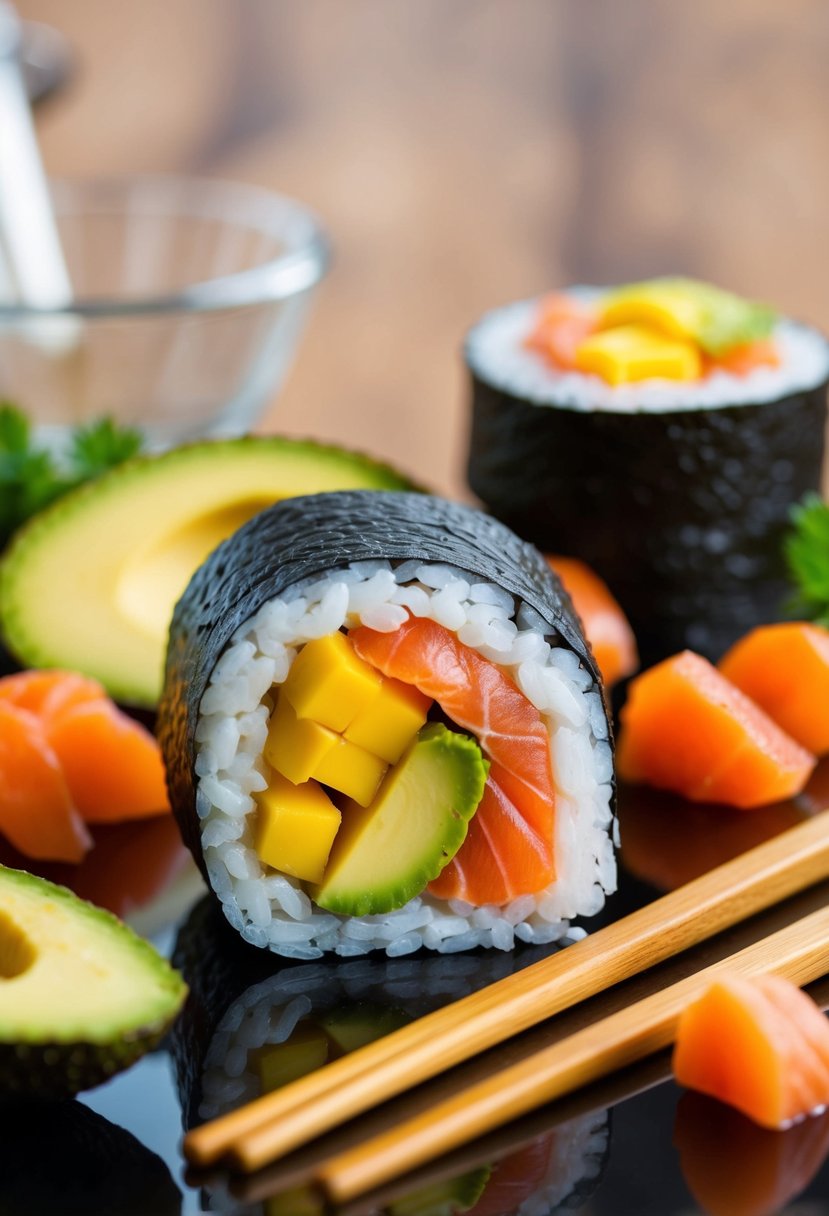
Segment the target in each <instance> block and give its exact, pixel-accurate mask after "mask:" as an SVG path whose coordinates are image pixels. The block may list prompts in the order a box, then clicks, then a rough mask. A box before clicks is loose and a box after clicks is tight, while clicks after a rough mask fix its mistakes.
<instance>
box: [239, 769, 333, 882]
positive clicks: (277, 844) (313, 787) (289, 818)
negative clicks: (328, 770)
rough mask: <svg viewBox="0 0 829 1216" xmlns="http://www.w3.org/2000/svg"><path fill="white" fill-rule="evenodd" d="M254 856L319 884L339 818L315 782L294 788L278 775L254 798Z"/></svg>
mask: <svg viewBox="0 0 829 1216" xmlns="http://www.w3.org/2000/svg"><path fill="white" fill-rule="evenodd" d="M256 803H257V807H258V810H257V814H256V852H257V853H258V855H259V858H260V860H261V861H263V862H264V863H265V865H268V866H271V867H272V868H273V869H274V870H280V871H281V872H282V873H283V874H291V875H292V876H293V877H294V878H301V879H303V880H304V881H305V882H320V881H321V880H322V876H323V874H324V873H325V866H326V863H327V861H328V855H329V853H330V852H331V846H332V845H333V843H334V837H335V836H336V835H337V832H338V831H339V827H340V822H341V816H340V812H339V811H338V810H337V808H336V807H335V806H334V804H333V802H332V801H331V799H330V798H329V797H328V795H327V794H326V793H325V791H324V790H321V789H320V787H319V786H318V785H317V783H316V782H315V781H306V782H305V784H304V785H294V784H293V783H292V782H291V781H289V780H288V779H287V778H286V777H282V776H280V775H279V773H273V774H272V775H271V783H270V785H269V786H268V788H267V789H266V790H263V791H262V793H260V794H257V795H256Z"/></svg>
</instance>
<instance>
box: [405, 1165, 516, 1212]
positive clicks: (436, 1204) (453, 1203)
mask: <svg viewBox="0 0 829 1216" xmlns="http://www.w3.org/2000/svg"><path fill="white" fill-rule="evenodd" d="M491 1176H492V1170H491V1168H490V1167H489V1166H486V1165H482V1166H479V1167H478V1168H477V1169H474V1170H468V1171H467V1173H465V1174H461V1175H459V1177H457V1178H450V1179H449V1180H448V1181H446V1182H435V1183H432V1185H431V1186H425V1187H421V1188H420V1189H419V1190H417V1191H412V1192H411V1193H410V1194H408V1195H406V1196H404V1197H403V1198H402V1199H396V1200H395V1201H394V1202H393V1203H392V1204H390V1205H389V1207H388V1208H387V1212H388V1216H461V1213H463V1212H468V1211H469V1210H470V1209H471V1208H474V1207H475V1205H476V1203H478V1201H479V1200H480V1198H481V1196H482V1195H483V1193H484V1191H485V1190H486V1185H487V1183H488V1182H489V1180H490V1178H491Z"/></svg>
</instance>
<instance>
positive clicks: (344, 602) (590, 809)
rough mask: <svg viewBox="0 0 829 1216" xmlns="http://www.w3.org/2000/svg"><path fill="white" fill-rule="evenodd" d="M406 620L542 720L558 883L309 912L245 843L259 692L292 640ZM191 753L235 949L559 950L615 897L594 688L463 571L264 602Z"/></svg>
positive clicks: (342, 584)
mask: <svg viewBox="0 0 829 1216" xmlns="http://www.w3.org/2000/svg"><path fill="white" fill-rule="evenodd" d="M409 613H411V614H412V615H413V616H416V617H426V618H429V619H432V620H434V621H437V622H438V623H439V624H441V625H443V626H444V627H445V628H447V629H450V630H452V631H454V632H455V633H457V636H458V638H459V640H460V641H461V642H463V643H464V644H465V645H468V646H470V647H472V648H473V649H474V650H476V651H477V652H478V653H479V654H481V655H482V656H483V657H484V658H487V659H489V660H491V661H492V662H495V663H497V664H498V665H499V666H500V667H501V668H503V670H505V671H506V672H507V674H508V675H510V676H511V677H512V678H513V679H514V680H515V682H516V683H517V684H518V686H519V687H520V688H521V690H522V691H523V692H524V694H525V695H526V696H527V698H528V699H529V700H530V701H531V702H532V704H533V705H534V706H535V707H536V708H537V709H538V710H539V711H540V712H541V714H542V717H543V719H544V720H545V722H546V724H547V725H548V727H549V732H550V748H551V767H552V774H553V783H554V787H555V793H556V809H555V840H554V855H555V860H556V870H557V875H558V876H557V878H556V880H555V881H554V882H553V883H552V884H551V885H550V886H549V887H548V888H547V889H546V890H544V891H541V892H539V893H537V894H533V895H522V896H520V897H518V898H516V899H513V900H512V901H511V902H510V903H508V904H506V905H503V906H497V905H486V906H484V907H473V906H471V905H470V904H467V903H465V902H464V901H462V900H457V899H451V900H448V901H447V900H441V899H438V898H436V897H435V896H432V895H430V894H429V893H428V892H427V891H424V892H423V893H422V894H421V895H419V896H417V897H416V898H414V899H412V900H410V901H409V902H408V903H407V904H405V905H404V906H403V907H402V908H399V909H397V910H395V911H393V912H389V913H382V914H376V915H370V916H361V917H345V916H339V915H335V914H332V913H329V912H325V911H323V910H322V909H320V908H318V907H316V906H315V905H314V904H313V903H312V901H311V899H310V898H309V896H308V895H307V894H306V892H305V891H304V890H303V889H302V886H301V884H300V883H299V882H298V881H297V880H296V879H293V878H291V877H289V876H287V875H285V874H280V873H276V872H274V871H271V870H269V869H268V868H266V867H263V866H262V864H261V862H260V860H259V858H258V856H257V854H256V852H255V849H254V846H253V831H252V820H253V815H254V812H255V801H254V795H255V794H256V793H257V792H259V791H262V790H265V789H266V788H267V784H268V776H267V765H266V763H265V762H264V760H263V759H262V752H263V748H264V746H265V742H266V739H267V733H268V722H269V718H270V714H271V712H272V709H273V702H272V699H271V690H272V688H273V686H274V685H279V684H281V683H282V682H283V681H284V680H285V678H286V676H287V674H288V671H289V670H290V666H291V663H292V661H293V659H294V658H295V657H296V654H297V648H298V647H299V646H300V645H302V644H303V643H304V642H307V641H310V640H311V639H313V638H316V637H322V636H325V635H327V634H331V633H334V632H336V631H337V630H339V629H340V628H342V627H345V628H353V627H355V626H357V625H358V624H363V625H366V626H368V627H369V628H371V629H374V630H377V631H379V632H392V631H393V630H395V629H397V628H398V627H399V626H400V625H402V624H403V622H404V621H405V620H406V619H407V618H408V615H409ZM196 742H197V754H196V759H195V772H196V775H197V777H198V787H197V795H196V811H197V814H198V817H199V820H200V831H201V843H202V847H203V850H204V858H205V864H206V868H207V872H208V875H209V878H210V882H211V886H212V887H213V889H214V891H215V893H216V895H217V896H218V897H219V899H220V901H221V903H222V907H223V910H224V914H225V916H226V917H227V919H228V921H229V922H230V924H231V925H232V926H233V927H234V928H235V929H236V930H237V931H238V932H240V933H241V935H242V936H243V937H244V938H245V939H246V940H247V941H249V942H250V943H252V944H253V945H256V946H259V947H267V948H269V949H271V950H273V951H275V952H277V953H278V954H280V955H283V956H285V957H288V958H296V959H309V960H310V959H315V958H319V957H321V956H322V955H323V954H324V953H326V952H329V951H333V952H335V953H336V954H338V955H340V956H343V957H356V956H359V955H363V954H367V953H368V952H370V951H372V950H385V952H386V954H387V955H389V956H390V957H396V956H399V955H404V954H409V953H412V952H413V951H416V950H418V949H420V948H421V947H426V948H428V949H431V950H436V951H439V952H442V953H453V952H456V951H462V950H470V949H473V948H474V947H477V946H488V947H495V948H496V949H500V950H510V949H512V947H513V945H514V944H515V942H516V940H517V941H522V942H534V943H543V942H552V941H557V940H559V939H561V938H562V937H564V936H565V935H566V934H568V931H570V921H571V920H572V919H573V918H574V917H581V916H591V915H593V914H595V913H596V912H597V911H598V910H599V909H600V908H601V907H602V905H603V904H604V900H605V896H606V895H607V894H609V893H611V892H612V891H613V890H615V885H616V867H615V859H614V854H613V844H614V842H615V824H614V822H613V818H612V809H611V807H612V778H613V761H612V751H611V746H610V742H609V739H608V727H607V719H606V715H605V710H604V705H603V702H602V694H601V691H600V689H599V687H598V685H597V684H596V683H595V682H594V680H593V677H592V676H591V674H590V673H589V672H588V671H587V670H586V669H585V668H584V667H583V666H582V665H581V663H580V662H579V659H578V657H577V656H576V655H575V654H573V653H572V652H571V651H570V650H569V649H566V648H565V647H563V646H559V645H557V638H556V636H555V634H554V631H552V630H551V628H550V626H549V625H547V623H546V622H544V621H543V620H542V619H541V617H540V616H539V615H538V614H537V613H536V612H535V610H534V609H532V608H530V607H529V606H528V605H526V604H524V603H522V602H516V600H515V599H514V597H513V596H512V595H510V594H509V593H507V592H506V591H505V590H504V589H503V588H501V587H498V586H497V585H495V584H493V583H486V582H481V581H472V580H471V577H470V576H467V575H465V574H464V572H463V571H462V570H458V569H455V568H453V567H449V566H445V565H440V564H426V565H424V564H423V563H421V562H420V561H407V562H403V563H401V564H399V565H397V566H396V567H395V568H393V567H392V565H391V563H389V562H388V561H384V560H377V561H369V562H353V563H351V564H350V565H348V566H347V567H345V568H342V569H339V570H334V571H330V572H328V573H327V574H326V575H325V577H323V578H317V579H316V580H315V581H314V582H313V583H311V584H308V583H306V584H304V585H299V586H295V587H291V588H289V589H288V591H287V592H286V593H285V594H284V595H283V596H282V597H280V598H279V599H275V600H271V601H269V602H268V603H266V604H264V605H263V607H262V608H261V609H260V610H259V611H258V612H257V613H256V615H255V616H254V617H253V618H252V619H251V620H249V621H247V622H245V623H244V624H243V625H242V626H241V627H240V628H239V629H237V631H236V633H235V634H234V635H233V637H232V638H231V640H230V642H229V644H228V646H227V647H226V648H225V650H224V652H223V653H222V655H221V656H220V658H219V661H218V662H217V664H216V666H215V668H214V669H213V672H212V674H211V678H210V683H209V685H208V686H207V688H206V690H205V693H204V695H203V697H202V700H201V705H200V711H199V721H198V726H197V729H196ZM577 932H578V931H577ZM571 936H572V931H571Z"/></svg>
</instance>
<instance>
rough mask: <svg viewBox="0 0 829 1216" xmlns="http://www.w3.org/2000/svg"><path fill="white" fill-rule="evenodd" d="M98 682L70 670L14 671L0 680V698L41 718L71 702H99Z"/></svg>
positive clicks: (100, 689) (101, 691) (102, 696)
mask: <svg viewBox="0 0 829 1216" xmlns="http://www.w3.org/2000/svg"><path fill="white" fill-rule="evenodd" d="M105 699H106V693H105V692H104V688H103V685H102V684H99V683H98V681H97V680H90V679H89V678H88V676H82V675H78V673H77V672H74V671H56V670H45V671H39V670H36V671H18V672H15V674H14V675H11V676H4V678H3V679H2V680H0V701H6V702H8V703H9V704H10V705H17V706H19V707H20V709H25V710H28V711H29V713H32V714H35V716H36V717H38V718H40V719H41V720H44V719H46V718H51V717H52V716H53V715H54V714H57V713H60V712H61V711H62V710H64V709H68V708H70V707H71V706H74V705H86V704H88V703H89V702H90V701H103V700H105Z"/></svg>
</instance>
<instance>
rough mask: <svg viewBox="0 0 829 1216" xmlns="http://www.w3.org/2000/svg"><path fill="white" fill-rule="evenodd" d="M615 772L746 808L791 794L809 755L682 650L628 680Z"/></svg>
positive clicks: (811, 762)
mask: <svg viewBox="0 0 829 1216" xmlns="http://www.w3.org/2000/svg"><path fill="white" fill-rule="evenodd" d="M620 722H621V726H620V732H619V745H618V749H617V752H616V770H617V773H618V774H619V776H620V777H621V778H622V779H623V780H625V781H631V782H643V783H644V784H645V785H654V786H657V787H658V788H659V789H666V790H673V791H674V792H675V793H677V794H682V795H683V797H685V798H690V799H691V801H692V802H722V803H725V804H726V805H727V806H736V807H741V808H743V809H748V808H751V807H756V806H765V805H767V804H768V803H770V802H780V801H782V800H783V799H786V798H792V797H794V796H795V795H796V794H799V793H800V791H801V790H802V789H803V787H804V786H805V784H806V782H807V781H808V779H809V776H810V775H811V772H812V769H813V768H814V767H815V763H816V760H815V757H814V756H813V755H812V754H811V753H810V752H807V751H806V750H805V749H804V748H802V747H801V746H800V744H799V743H795V741H794V739H791V738H790V737H789V736H788V735H787V734H785V733H784V732H783V731H782V730H781V729H780V727H779V726H777V725H776V723H774V722H772V720H771V718H769V717H768V716H767V715H766V714H765V713H764V712H763V711H762V709H760V708H759V706H757V705H755V704H754V702H753V701H752V700H750V699H749V698H748V697H747V696H745V694H744V693H742V692H740V690H739V689H738V688H735V686H734V685H733V684H732V683H731V682H730V681H729V680H727V679H726V678H725V676H723V675H722V674H721V673H720V672H719V671H717V669H716V667H714V666H712V664H711V663H709V662H708V660H707V659H704V658H702V656H701V655H698V654H694V653H693V652H692V651H690V650H685V651H682V653H681V654H677V655H674V656H673V657H672V658H670V659H665V660H664V662H662V663H658V664H657V665H656V666H655V667H651V668H650V669H649V670H648V671H646V672H643V674H642V675H640V676H637V677H636V679H634V680H633V681H632V682H631V685H630V689H629V693H628V700H627V703H626V704H625V706H624V707H623V709H622V711H621V715H620Z"/></svg>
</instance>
